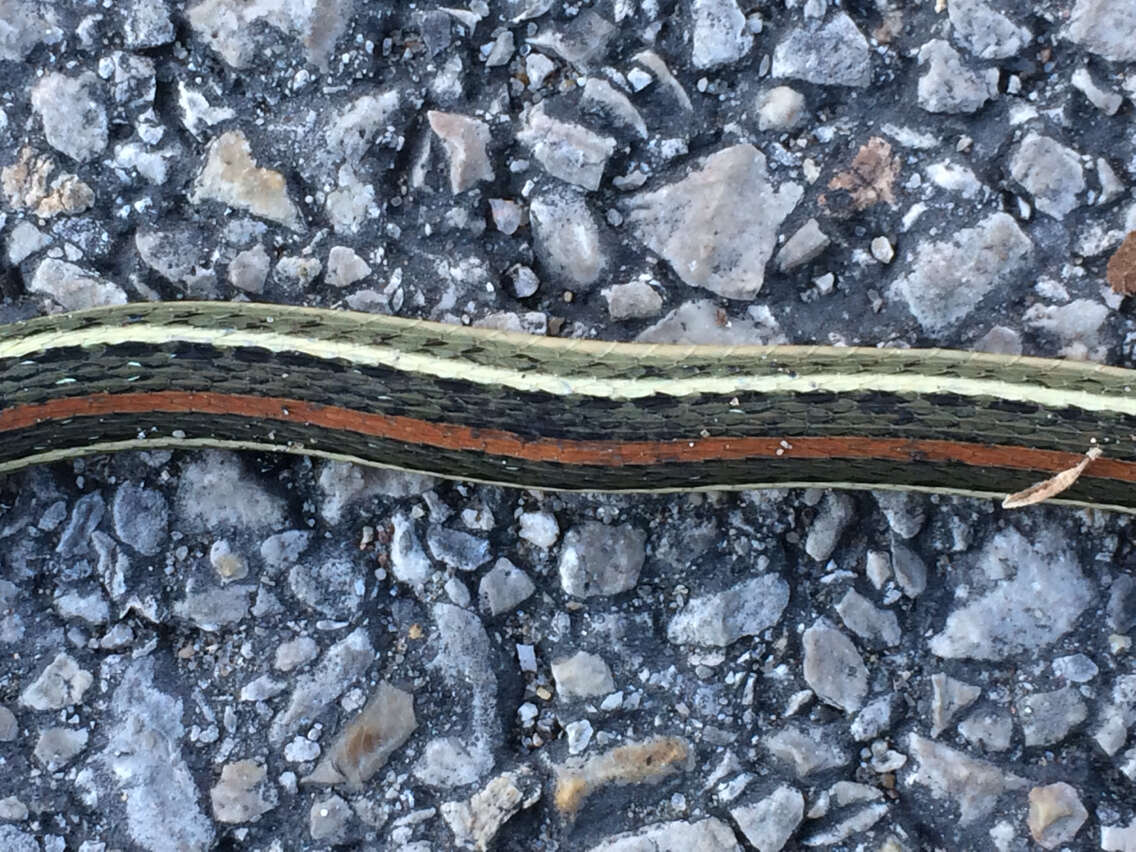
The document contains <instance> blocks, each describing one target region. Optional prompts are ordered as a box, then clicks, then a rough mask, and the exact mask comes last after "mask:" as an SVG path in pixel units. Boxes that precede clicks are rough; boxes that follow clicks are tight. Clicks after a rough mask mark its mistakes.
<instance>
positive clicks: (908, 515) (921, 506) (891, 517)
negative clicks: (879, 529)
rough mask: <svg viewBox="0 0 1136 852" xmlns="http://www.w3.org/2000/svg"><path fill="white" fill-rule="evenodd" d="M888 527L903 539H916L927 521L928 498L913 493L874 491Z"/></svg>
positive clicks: (873, 494)
mask: <svg viewBox="0 0 1136 852" xmlns="http://www.w3.org/2000/svg"><path fill="white" fill-rule="evenodd" d="M872 496H873V497H874V498H875V499H876V504H877V505H878V506H879V507H880V511H881V512H883V513H884V518H886V519H887V522H888V527H889V528H890V529H891V531H892V532H893V533H895V534H896V535H897V536H899V537H900V538H902V539H911V538H915V536H917V535H918V534H919V531H920V530H921V529H923V524H924V523H926V521H927V498H926V497H925V496H924V495H923V494H916V493H914V492H911V491H873V492H872Z"/></svg>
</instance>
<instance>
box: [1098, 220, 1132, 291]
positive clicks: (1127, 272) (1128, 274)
mask: <svg viewBox="0 0 1136 852" xmlns="http://www.w3.org/2000/svg"><path fill="white" fill-rule="evenodd" d="M1105 277H1106V278H1108V286H1110V287H1111V288H1112V291H1113V292H1114V293H1120V294H1121V295H1122V296H1130V295H1132V294H1133V293H1136V231H1131V232H1129V234H1128V236H1127V237H1125V238H1124V242H1122V243H1121V244H1120V248H1118V249H1117V250H1116V251H1115V252H1114V253H1113V255H1112V257H1110V258H1109V259H1108V268H1107V269H1106V270H1105Z"/></svg>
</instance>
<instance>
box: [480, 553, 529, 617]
mask: <svg viewBox="0 0 1136 852" xmlns="http://www.w3.org/2000/svg"><path fill="white" fill-rule="evenodd" d="M534 591H536V586H535V585H533V581H532V580H530V579H529V575H528V574H526V573H525V572H524V571H522V570H521V569H520V568H518V567H517V566H516V565H514V564H513V563H512V562H510V561H509V560H508V559H504V558H502V559H498V560H497V562H496V563H495V564H494V565H493V568H492V569H490V570H489V571H488V572H486V574H485V576H483V577H482V578H481V582H480V583H479V584H478V587H477V597H478V600H479V601H480V603H481V609H482V610H483V611H484V612H488V613H489V614H490V615H500V614H501V613H503V612H509V611H510V610H512V609H515V608H516V607H518V606H520V605H521V604H522V603H523V602H524V601H525V600H527V599H528V597H529V596H530V595H531V594H532V593H533V592H534Z"/></svg>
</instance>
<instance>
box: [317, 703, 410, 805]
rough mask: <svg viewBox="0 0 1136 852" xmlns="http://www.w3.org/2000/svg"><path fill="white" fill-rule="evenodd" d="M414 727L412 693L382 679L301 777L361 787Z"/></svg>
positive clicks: (321, 782)
mask: <svg viewBox="0 0 1136 852" xmlns="http://www.w3.org/2000/svg"><path fill="white" fill-rule="evenodd" d="M417 727H418V721H417V720H416V719H415V717H414V696H412V695H411V694H410V693H409V692H404V691H402V690H401V689H398V688H397V687H394V686H392V685H391V684H389V683H387V682H386V681H383V682H381V683H380V684H379V685H378V686H377V687H376V688H375V692H374V694H373V695H372V696H371V698H370V700H369V701H368V702H367V704H366V706H365V707H364V708H363V709H362V710H360V711H359V713H358V715H356V716H355V718H354V719H352V720H351V721H350V722H348V723H347V726H346V727H345V728H344V729H343V731H342V732H341V733H340V734H339V736H338V737H336V738H335V743H334V744H333V745H332V747H331V749H330V750H329V751H328V753H327V754H326V755H325V756H324V758H323V760H321V761H320V763H319V765H318V766H317V767H316V768H315V770H314V771H313V772H312V774H311V775H309V776H307V777H306V778H304V779H303V780H304V781H305V782H308V783H316V784H341V783H344V782H346V783H347V784H349V785H350V786H351V787H352V788H353V789H361V788H362V785H364V784H366V783H367V782H368V781H370V780H371V778H373V777H374V776H375V773H377V772H378V771H379V770H380V769H382V768H383V766H385V765H386V762H387V760H388V759H389V758H390V756H391V755H392V754H393V753H394V752H395V751H396V750H397V749H398V748H399V747H400V746H402V744H403V743H405V742H406V741H407V740H408V739H410V735H411V734H412V733H414V730H415V728H417Z"/></svg>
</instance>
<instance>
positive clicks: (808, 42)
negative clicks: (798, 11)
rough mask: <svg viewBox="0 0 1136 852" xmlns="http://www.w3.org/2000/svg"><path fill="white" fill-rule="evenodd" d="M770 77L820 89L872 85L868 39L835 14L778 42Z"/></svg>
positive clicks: (851, 24) (791, 32)
mask: <svg viewBox="0 0 1136 852" xmlns="http://www.w3.org/2000/svg"><path fill="white" fill-rule="evenodd" d="M773 76H774V77H789V78H792V79H795V80H805V81H806V82H809V83H816V84H817V85H820V86H855V87H857V88H860V87H864V86H867V85H868V84H869V83H871V82H872V63H871V53H870V50H869V47H868V40H867V39H866V38H864V35H863V33H861V32H860V30H858V29H857V28H856V24H855V23H853V21H852V19H851V18H850V17H848V15H846V14H845V13H844V12H836V13H835V14H833V15H831V16H830V17H829V19H828V20H827V21H825V22H823V23H820V24H817V23H812V22H810V23H809V24H808V25H806V26H804V27H798V28H796V29H793V30H791V31H790V32H789V34H788V35H787V36H786V37H785V38H784V39H782V41H781V42H780V43H779V44H778V45H777V47H776V48H775V49H774V51H773Z"/></svg>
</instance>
